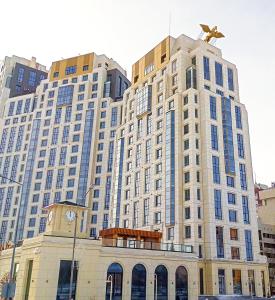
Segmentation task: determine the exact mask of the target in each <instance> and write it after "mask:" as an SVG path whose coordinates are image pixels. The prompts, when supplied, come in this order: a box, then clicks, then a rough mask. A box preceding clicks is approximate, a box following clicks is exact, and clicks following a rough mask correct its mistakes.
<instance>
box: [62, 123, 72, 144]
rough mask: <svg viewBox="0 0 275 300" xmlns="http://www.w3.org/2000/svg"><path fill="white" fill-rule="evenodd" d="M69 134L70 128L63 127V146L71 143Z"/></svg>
mask: <svg viewBox="0 0 275 300" xmlns="http://www.w3.org/2000/svg"><path fill="white" fill-rule="evenodd" d="M69 132H70V126H69V125H68V126H64V127H63V134H62V144H66V143H68V141H69Z"/></svg>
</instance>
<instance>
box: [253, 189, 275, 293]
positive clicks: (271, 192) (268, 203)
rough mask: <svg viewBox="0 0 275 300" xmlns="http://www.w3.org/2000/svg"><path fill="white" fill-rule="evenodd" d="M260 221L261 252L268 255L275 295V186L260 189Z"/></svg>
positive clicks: (270, 279)
mask: <svg viewBox="0 0 275 300" xmlns="http://www.w3.org/2000/svg"><path fill="white" fill-rule="evenodd" d="M259 200H260V202H259V203H261V205H259V206H258V208H257V212H258V223H259V238H260V249H261V254H262V255H265V256H266V257H267V262H268V268H269V282H270V292H271V295H275V186H274V184H273V185H272V187H271V188H265V189H262V190H260V191H259Z"/></svg>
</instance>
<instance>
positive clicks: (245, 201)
mask: <svg viewBox="0 0 275 300" xmlns="http://www.w3.org/2000/svg"><path fill="white" fill-rule="evenodd" d="M242 206H243V222H244V224H250V215H249V205H248V197H247V196H242Z"/></svg>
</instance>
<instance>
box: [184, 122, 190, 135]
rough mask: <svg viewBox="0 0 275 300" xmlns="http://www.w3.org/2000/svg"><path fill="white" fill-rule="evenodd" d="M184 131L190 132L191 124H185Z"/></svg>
mask: <svg viewBox="0 0 275 300" xmlns="http://www.w3.org/2000/svg"><path fill="white" fill-rule="evenodd" d="M183 133H184V134H188V133H189V124H186V125H184V127H183Z"/></svg>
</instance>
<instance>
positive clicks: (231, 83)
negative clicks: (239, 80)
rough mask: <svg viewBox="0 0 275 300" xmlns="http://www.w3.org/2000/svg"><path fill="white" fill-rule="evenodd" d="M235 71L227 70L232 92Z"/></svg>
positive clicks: (229, 87) (229, 86)
mask: <svg viewBox="0 0 275 300" xmlns="http://www.w3.org/2000/svg"><path fill="white" fill-rule="evenodd" d="M233 74H234V73H233V70H232V69H230V68H227V79H228V89H229V90H230V91H234V77H233Z"/></svg>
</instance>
